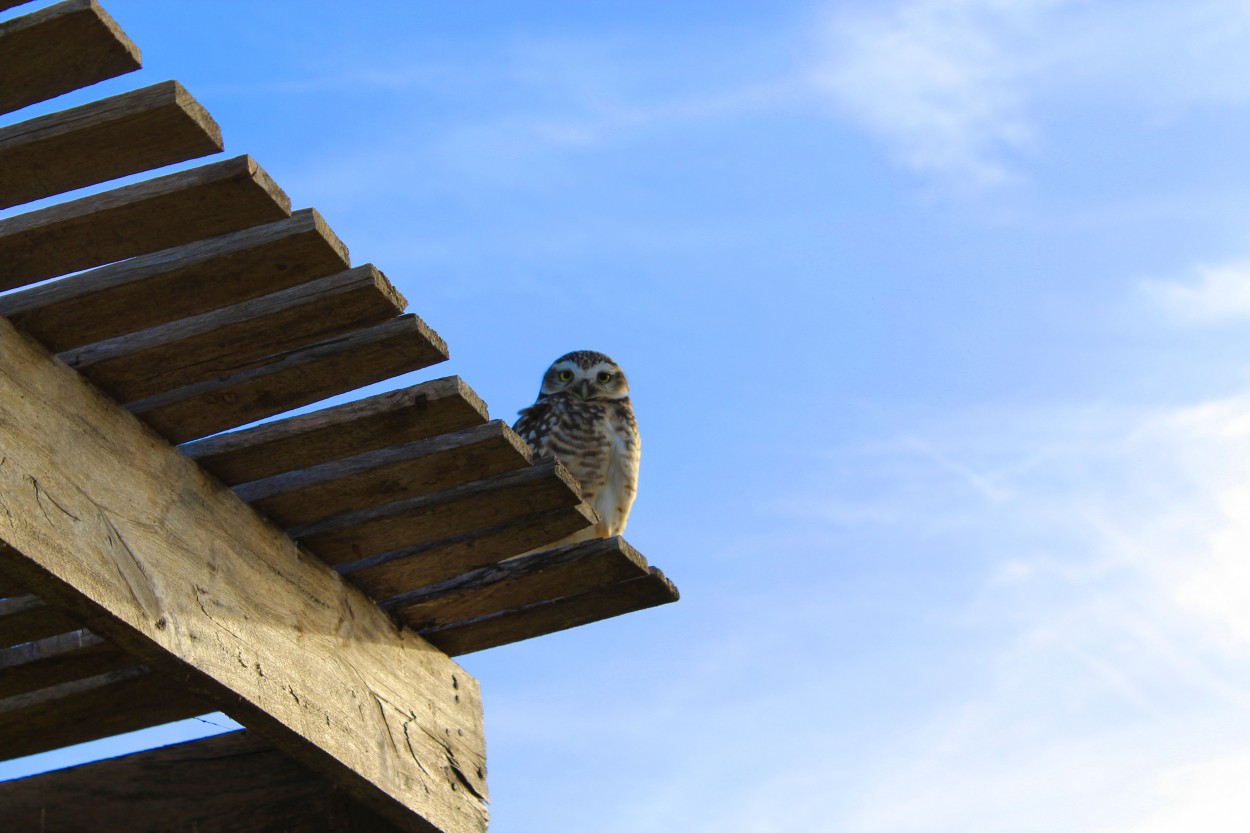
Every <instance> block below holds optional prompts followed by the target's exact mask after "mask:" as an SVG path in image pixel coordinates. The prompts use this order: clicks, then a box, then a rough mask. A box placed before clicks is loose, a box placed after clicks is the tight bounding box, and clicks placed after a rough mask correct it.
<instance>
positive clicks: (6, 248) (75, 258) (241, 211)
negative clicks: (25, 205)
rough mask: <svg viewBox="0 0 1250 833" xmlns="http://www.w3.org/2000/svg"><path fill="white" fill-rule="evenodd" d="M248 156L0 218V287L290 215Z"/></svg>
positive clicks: (280, 194) (283, 198)
mask: <svg viewBox="0 0 1250 833" xmlns="http://www.w3.org/2000/svg"><path fill="white" fill-rule="evenodd" d="M290 213H291V204H290V200H289V199H288V198H287V196H286V194H285V193H283V192H282V190H281V189H280V188H278V187H277V185H276V184H275V183H274V182H273V180H272V179H270V177H269V175H268V174H266V173H265V172H264V171H263V170H262V169H261V168H260V166H259V165H257V164H256V162H255V160H253V159H252V158H251V157H248V156H242V157H236V158H235V159H230V160H227V161H224V162H217V163H213V164H209V165H204V166H202V167H199V168H194V169H192V170H189V171H181V172H179V173H173V174H168V175H166V176H162V177H158V178H156V179H150V180H147V181H145V182H140V183H136V184H134V185H126V186H122V187H120V188H115V189H113V190H112V191H106V192H104V193H101V194H92V195H91V196H87V197H81V198H79V199H76V200H73V201H71V202H65V203H59V204H57V205H53V206H49V207H47V208H42V209H38V210H35V211H31V212H28V213H26V214H19V215H18V216H16V217H10V218H8V219H5V220H0V261H2V262H5V264H6V272H0V288H2V289H13V288H16V287H19V286H26V285H29V284H32V283H37V282H38V281H41V280H44V279H46V278H53V277H57V276H59V275H65V274H68V273H70V272H75V271H78V270H82V269H90V268H92V267H95V266H100V265H103V264H107V263H111V262H116V261H121V260H125V259H126V258H131V257H136V256H140V255H145V254H150V253H152V252H156V251H160V250H163V249H169V248H172V247H176V246H180V245H183V244H186V243H191V242H194V241H197V240H203V239H205V238H208V237H213V236H217V235H223V234H229V233H230V232H233V231H239V230H240V229H244V228H249V227H251V226H257V225H262V224H267V223H272V222H274V221H276V220H281V219H284V218H286V217H288V216H290Z"/></svg>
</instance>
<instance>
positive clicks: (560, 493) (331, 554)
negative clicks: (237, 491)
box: [289, 458, 582, 564]
mask: <svg viewBox="0 0 1250 833" xmlns="http://www.w3.org/2000/svg"><path fill="white" fill-rule="evenodd" d="M581 502H582V500H581V492H580V489H579V488H578V486H577V482H576V481H575V480H574V479H573V478H572V476H571V475H570V474H569V473H568V472H567V471H565V470H564V467H563V466H561V465H560V464H559V463H557V462H556V460H555V459H553V458H546V459H542V460H539V461H538V462H537V463H535V464H534V465H533V466H530V467H527V468H524V469H520V470H517V471H511V472H507V473H506V474H501V475H496V476H495V477H489V478H486V479H483V480H478V481H475V482H473V483H469V484H467V485H465V486H457V487H455V488H453V489H448V490H446V491H443V492H438V493H437V494H433V495H422V496H420V497H413V498H408V499H405V500H399V501H395V502H394V503H388V504H384V505H381V506H371V507H369V508H367V509H359V510H355V511H351V512H344V513H342V514H340V515H335V516H334V517H332V518H328V519H326V520H324V521H318V522H316V523H312V524H307V525H304V526H297V527H292V528H291V529H290V530H289V532H290V534H291V537H292V538H295V539H296V540H298V541H300V542H301V543H303V544H304V545H305V546H307V547H308V548H309V549H310V550H312V551H313V552H315V553H316V554H317V555H318V556H320V557H321V558H322V559H323V560H324V561H325V562H326V563H327V564H345V563H349V562H354V561H359V560H360V559H363V558H367V557H369V556H371V555H377V554H379V553H384V552H388V551H391V550H397V549H399V548H401V547H413V546H419V545H421V544H424V543H430V542H433V541H438V540H440V539H444V538H448V537H450V536H455V535H463V534H466V533H469V532H472V531H474V530H477V529H481V528H483V527H490V526H496V525H498V524H502V523H505V522H508V521H511V520H514V519H516V518H518V517H523V516H526V515H532V514H534V513H536V512H541V511H550V510H552V509H558V508H561V507H568V508H570V509H572V508H574V507H577V506H580V505H581Z"/></svg>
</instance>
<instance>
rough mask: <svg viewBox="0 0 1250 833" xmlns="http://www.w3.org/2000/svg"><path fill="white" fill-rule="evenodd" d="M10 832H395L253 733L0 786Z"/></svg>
mask: <svg viewBox="0 0 1250 833" xmlns="http://www.w3.org/2000/svg"><path fill="white" fill-rule="evenodd" d="M0 807H3V808H4V809H3V813H4V819H5V829H6V830H10V831H11V833H26V831H38V833H82V831H86V830H90V831H92V833H134V832H135V831H195V833H275V831H283V833H398V830H399V828H397V827H395V826H394V825H392V824H390V823H388V822H387V821H386V820H384V819H382V818H381V817H380V816H378V815H376V814H375V813H372V812H370V811H369V810H368V809H367V808H365V807H362V806H360V804H358V803H357V802H354V801H352V800H350V799H349V798H348V797H347V796H346V795H344V794H343V793H342V792H341V791H339V790H336V789H335V787H334V785H333V784H332V783H330V782H329V781H327V780H326V779H325V778H322V777H320V776H318V775H316V774H315V773H313V772H311V771H309V770H308V769H307V768H306V767H303V766H300V765H299V764H297V763H296V762H294V761H292V760H291V759H290V758H288V757H287V756H285V755H283V754H282V753H281V752H279V751H277V750H276V749H274V748H273V745H272V744H269V743H266V742H265V741H264V740H262V739H261V738H259V737H257V736H256V735H255V734H254V733H251V732H246V731H240V732H228V733H226V734H222V735H216V736H214V737H208V738H201V739H200V740H195V741H190V742H187V743H180V744H177V745H174V746H166V747H163V748H161V749H153V750H149V751H146V752H139V753H136V754H133V755H127V756H125V757H122V758H112V759H109V760H105V761H97V762H95V763H90V764H85V765H83V766H77V767H73V768H72V769H63V770H58V771H55V772H48V773H43V774H41V775H35V776H32V777H29V778H24V779H21V780H18V781H7V782H4V783H0Z"/></svg>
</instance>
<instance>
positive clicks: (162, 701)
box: [0, 666, 215, 760]
mask: <svg viewBox="0 0 1250 833" xmlns="http://www.w3.org/2000/svg"><path fill="white" fill-rule="evenodd" d="M211 711H215V709H214V707H213V706H212V705H210V704H209V703H207V702H205V701H204V700H202V699H199V698H197V697H194V696H192V695H191V694H190V693H188V692H187V691H186V690H185V689H184V688H182V687H181V686H179V685H177V684H176V683H175V682H173V681H172V680H170V679H166V678H165V677H162V676H159V675H154V674H152V673H150V672H149V671H148V669H146V668H143V667H140V666H132V667H130V668H123V669H121V670H118V671H109V672H107V673H104V674H100V675H98V676H95V677H88V678H86V679H79V680H73V681H71V682H67V683H62V684H60V685H56V686H52V687H50V688H44V689H40V690H38V691H30V692H26V693H23V694H16V695H13V696H12V697H5V698H3V699H0V760H9V759H11V758H20V757H23V756H25V755H34V754H37V753H39V752H47V751H49V750H51V749H60V748H61V747H63V746H69V745H71V744H75V743H86V742H87V741H90V740H99V739H100V738H107V737H110V736H112V735H119V734H122V733H123V732H134V731H137V730H139V729H147V728H148V727H150V726H159V725H161V724H162V723H169V722H171V721H174V720H185V719H187V718H189V717H195V716H196V715H200V714H207V713H208V712H211Z"/></svg>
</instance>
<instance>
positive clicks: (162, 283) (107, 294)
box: [0, 209, 349, 353]
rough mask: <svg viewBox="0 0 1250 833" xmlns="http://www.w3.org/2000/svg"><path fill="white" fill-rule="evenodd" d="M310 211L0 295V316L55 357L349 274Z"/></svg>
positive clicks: (342, 250) (334, 241) (343, 256)
mask: <svg viewBox="0 0 1250 833" xmlns="http://www.w3.org/2000/svg"><path fill="white" fill-rule="evenodd" d="M348 265H349V261H348V254H347V247H346V246H344V245H343V244H342V243H341V242H340V241H339V239H338V238H337V237H336V236H335V235H334V232H333V231H331V230H330V227H329V226H327V225H326V223H325V221H324V220H323V219H322V218H321V215H319V214H318V213H317V212H316V211H314V210H312V209H305V210H303V211H297V212H295V214H293V215H292V216H291V217H290V218H287V219H283V220H279V221H278V222H275V223H268V224H266V225H262V226H257V227H255V228H248V229H245V230H243V231H238V232H234V233H232V234H226V235H222V236H220V237H214V238H211V239H209V240H204V241H200V242H197V243H191V244H188V245H185V246H178V247H175V248H172V249H166V250H163V251H159V252H155V253H153V254H149V255H144V256H141V257H136V258H133V259H131V260H126V261H122V262H121V263H115V264H112V265H109V266H103V267H101V268H99V269H93V270H91V271H90V272H83V273H81V274H78V275H72V276H70V277H68V278H62V279H61V280H59V281H52V282H51V283H47V284H44V285H42V286H35V287H31V288H30V289H23V290H21V291H18V292H12V293H10V294H8V295H2V296H0V316H4V317H6V318H8V319H9V320H10V321H12V322H13V323H14V324H16V325H17V326H18V327H19V328H20V329H21V330H23V331H25V332H27V333H29V334H30V335H32V336H34V337H35V338H36V339H38V340H39V341H40V342H41V343H42V344H43V345H44V346H45V347H47V348H48V349H50V350H52V351H53V352H55V353H59V352H63V351H66V350H73V349H74V348H77V347H81V346H82V345H84V344H91V343H92V342H97V341H104V340H107V339H111V338H117V337H119V336H123V335H125V334H127V333H133V332H137V331H139V330H142V329H147V328H150V327H157V326H160V325H162V324H167V323H169V322H172V321H177V320H179V319H181V318H185V317H189V316H193V315H199V314H202V313H205V312H208V311H210V310H215V309H220V308H222V307H227V306H230V305H232V304H237V303H241V302H243V301H246V300H248V299H251V298H257V297H260V296H262V295H267V294H269V293H272V292H277V291H279V290H282V289H286V288H287V287H291V286H297V285H299V284H301V283H304V282H306V281H311V280H316V279H318V278H323V277H325V276H326V275H330V274H333V273H335V272H339V271H342V270H344V269H346V268H347V267H348Z"/></svg>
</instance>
